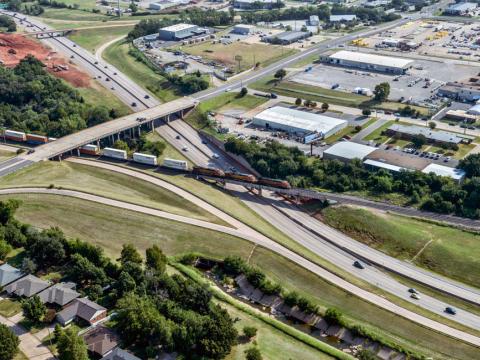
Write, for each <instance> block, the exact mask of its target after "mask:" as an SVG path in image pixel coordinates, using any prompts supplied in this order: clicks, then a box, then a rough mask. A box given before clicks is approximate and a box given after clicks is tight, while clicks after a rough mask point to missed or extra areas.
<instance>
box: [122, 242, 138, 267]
mask: <svg viewBox="0 0 480 360" xmlns="http://www.w3.org/2000/svg"><path fill="white" fill-rule="evenodd" d="M127 262H132V263H136V264H141V263H142V255H140V253H139V252H138V251H137V249H136V248H135V246H134V245H133V244H124V245H123V247H122V252H121V253H120V263H121V264H122V265H124V264H125V263H127Z"/></svg>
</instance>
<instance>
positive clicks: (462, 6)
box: [444, 2, 477, 16]
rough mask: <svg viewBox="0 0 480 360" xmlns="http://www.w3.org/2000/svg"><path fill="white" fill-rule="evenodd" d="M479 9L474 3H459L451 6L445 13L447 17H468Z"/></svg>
mask: <svg viewBox="0 0 480 360" xmlns="http://www.w3.org/2000/svg"><path fill="white" fill-rule="evenodd" d="M476 8H477V4H476V3H472V2H459V3H456V4H451V5H449V6H448V7H447V8H446V9H445V10H444V13H445V14H447V15H460V16H463V15H468V14H470V13H471V12H473V11H474V10H475V9H476Z"/></svg>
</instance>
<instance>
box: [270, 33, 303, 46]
mask: <svg viewBox="0 0 480 360" xmlns="http://www.w3.org/2000/svg"><path fill="white" fill-rule="evenodd" d="M310 36H312V33H311V32H308V31H285V32H282V33H280V34H276V35H272V36H265V37H264V38H263V39H262V41H264V42H268V43H270V44H276V45H290V44H293V43H294V42H297V41H299V40H303V39H307V38H309V37H310Z"/></svg>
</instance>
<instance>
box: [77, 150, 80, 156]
mask: <svg viewBox="0 0 480 360" xmlns="http://www.w3.org/2000/svg"><path fill="white" fill-rule="evenodd" d="M77 156H80V149H79V148H77Z"/></svg>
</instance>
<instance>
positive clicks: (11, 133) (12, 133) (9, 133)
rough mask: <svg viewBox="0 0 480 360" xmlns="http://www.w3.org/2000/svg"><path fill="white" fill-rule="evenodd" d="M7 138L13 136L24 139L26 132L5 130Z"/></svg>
mask: <svg viewBox="0 0 480 360" xmlns="http://www.w3.org/2000/svg"><path fill="white" fill-rule="evenodd" d="M5 136H12V137H17V138H21V139H24V138H25V137H26V135H25V133H24V132H21V131H14V130H5Z"/></svg>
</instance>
